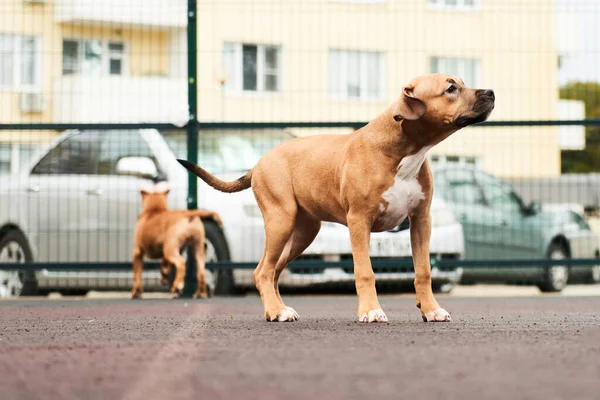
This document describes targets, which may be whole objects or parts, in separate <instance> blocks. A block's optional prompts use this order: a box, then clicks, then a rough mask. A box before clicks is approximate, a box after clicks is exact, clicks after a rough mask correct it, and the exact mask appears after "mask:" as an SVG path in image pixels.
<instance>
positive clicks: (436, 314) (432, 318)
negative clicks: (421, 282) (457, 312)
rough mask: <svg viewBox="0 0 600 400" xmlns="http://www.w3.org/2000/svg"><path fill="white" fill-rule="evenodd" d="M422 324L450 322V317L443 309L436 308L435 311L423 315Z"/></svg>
mask: <svg viewBox="0 0 600 400" xmlns="http://www.w3.org/2000/svg"><path fill="white" fill-rule="evenodd" d="M422 316H423V321H424V322H450V321H452V317H450V313H449V312H448V311H446V310H444V309H443V308H441V307H440V308H437V309H436V310H433V311H429V312H426V313H423V315H422Z"/></svg>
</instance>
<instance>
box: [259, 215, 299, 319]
mask: <svg viewBox="0 0 600 400" xmlns="http://www.w3.org/2000/svg"><path fill="white" fill-rule="evenodd" d="M294 220H295V215H293V216H292V215H285V214H284V213H283V212H282V213H277V212H273V214H271V217H269V216H265V231H266V243H265V251H264V254H263V257H262V259H261V262H260V263H259V265H258V266H257V267H256V270H255V271H254V282H255V283H256V288H257V289H258V292H259V293H260V297H261V299H262V302H263V305H264V308H265V318H267V320H268V321H294V320H296V319H298V315H297V314H296V312H295V311H293V310H291V309H288V307H286V306H285V304H284V303H283V301H282V300H281V298H280V297H279V296H278V295H277V293H276V292H275V273H276V267H277V262H278V261H279V259H280V257H281V255H282V253H283V250H284V248H285V246H286V243H287V242H288V240H289V239H290V237H291V235H292V232H293V230H294Z"/></svg>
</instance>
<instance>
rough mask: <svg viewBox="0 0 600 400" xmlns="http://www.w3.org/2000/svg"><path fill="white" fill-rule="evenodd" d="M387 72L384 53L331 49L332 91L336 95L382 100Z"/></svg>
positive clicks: (330, 79) (332, 94)
mask: <svg viewBox="0 0 600 400" xmlns="http://www.w3.org/2000/svg"><path fill="white" fill-rule="evenodd" d="M384 75H385V62H384V55H383V53H379V52H368V51H349V50H330V51H329V78H328V79H329V95H330V96H331V97H332V98H334V99H357V100H381V99H382V98H383V93H384V89H383V87H384Z"/></svg>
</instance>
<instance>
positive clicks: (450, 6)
mask: <svg viewBox="0 0 600 400" xmlns="http://www.w3.org/2000/svg"><path fill="white" fill-rule="evenodd" d="M426 1H427V4H428V5H429V7H430V8H433V9H436V10H448V11H473V10H478V9H479V7H480V4H479V3H480V1H481V0H426Z"/></svg>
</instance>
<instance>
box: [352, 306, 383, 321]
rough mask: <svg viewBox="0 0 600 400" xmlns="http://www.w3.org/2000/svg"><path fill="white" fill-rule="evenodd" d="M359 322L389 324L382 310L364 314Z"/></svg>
mask: <svg viewBox="0 0 600 400" xmlns="http://www.w3.org/2000/svg"><path fill="white" fill-rule="evenodd" d="M358 321H359V322H388V317H387V315H385V313H384V312H383V310H382V309H381V308H378V309H376V310H371V311H369V312H366V313H363V315H361V316H360V317H359V319H358Z"/></svg>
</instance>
